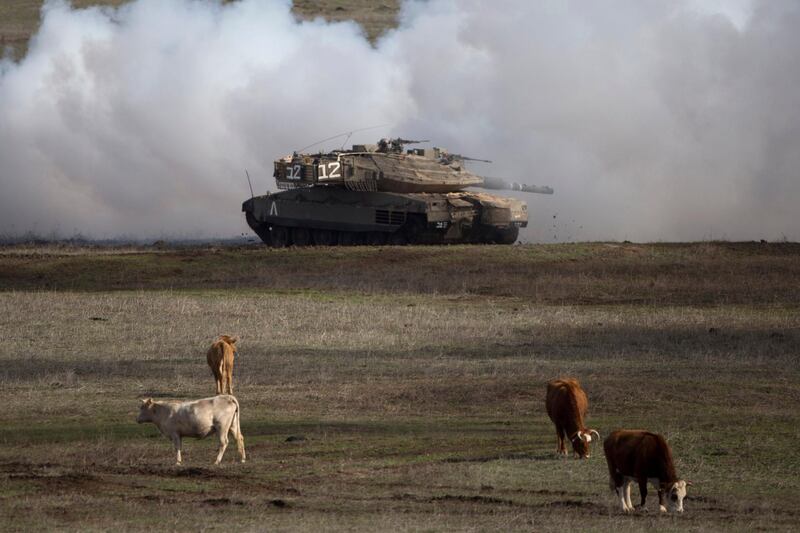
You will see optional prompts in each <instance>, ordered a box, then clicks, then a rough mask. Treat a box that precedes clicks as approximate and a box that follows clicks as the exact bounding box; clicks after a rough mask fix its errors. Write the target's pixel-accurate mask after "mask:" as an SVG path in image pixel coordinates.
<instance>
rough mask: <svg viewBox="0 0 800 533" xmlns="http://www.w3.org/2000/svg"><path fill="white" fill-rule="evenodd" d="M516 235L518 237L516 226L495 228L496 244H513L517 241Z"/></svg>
mask: <svg viewBox="0 0 800 533" xmlns="http://www.w3.org/2000/svg"><path fill="white" fill-rule="evenodd" d="M517 237H519V228H518V227H517V226H511V227H509V228H506V229H501V230H497V243H498V244H514V243H515V242H517Z"/></svg>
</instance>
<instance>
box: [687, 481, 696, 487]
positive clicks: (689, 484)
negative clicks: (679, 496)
mask: <svg viewBox="0 0 800 533" xmlns="http://www.w3.org/2000/svg"><path fill="white" fill-rule="evenodd" d="M685 483H686V486H687V487H691V486H692V485H694V483H692V482H691V481H689V480H688V479H687V480H686V481H685Z"/></svg>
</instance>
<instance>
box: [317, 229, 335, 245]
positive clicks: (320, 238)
mask: <svg viewBox="0 0 800 533" xmlns="http://www.w3.org/2000/svg"><path fill="white" fill-rule="evenodd" d="M311 237H312V238H313V239H314V244H316V245H317V246H333V245H335V244H336V243H337V241H338V238H337V237H338V236H337V235H336V233H334V232H333V231H331V230H329V229H315V230H312V231H311Z"/></svg>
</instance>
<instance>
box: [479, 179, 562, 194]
mask: <svg viewBox="0 0 800 533" xmlns="http://www.w3.org/2000/svg"><path fill="white" fill-rule="evenodd" d="M480 187H482V188H484V189H492V190H507V191H522V192H532V193H537V194H553V188H552V187H548V186H546V185H545V186H540V185H527V184H525V183H516V182H509V181H506V180H504V179H503V178H489V177H483V185H480Z"/></svg>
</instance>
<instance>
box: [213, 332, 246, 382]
mask: <svg viewBox="0 0 800 533" xmlns="http://www.w3.org/2000/svg"><path fill="white" fill-rule="evenodd" d="M238 340H239V338H238V337H231V336H230V335H220V336H219V337H217V339H216V340H215V341H214V343H213V344H212V345H211V348H209V349H208V353H207V354H206V361H208V366H210V367H211V372H212V373H213V374H214V379H215V380H216V381H217V394H233V359H234V357H235V356H236V354H237V353H238V352H237V351H236V341H238Z"/></svg>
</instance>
